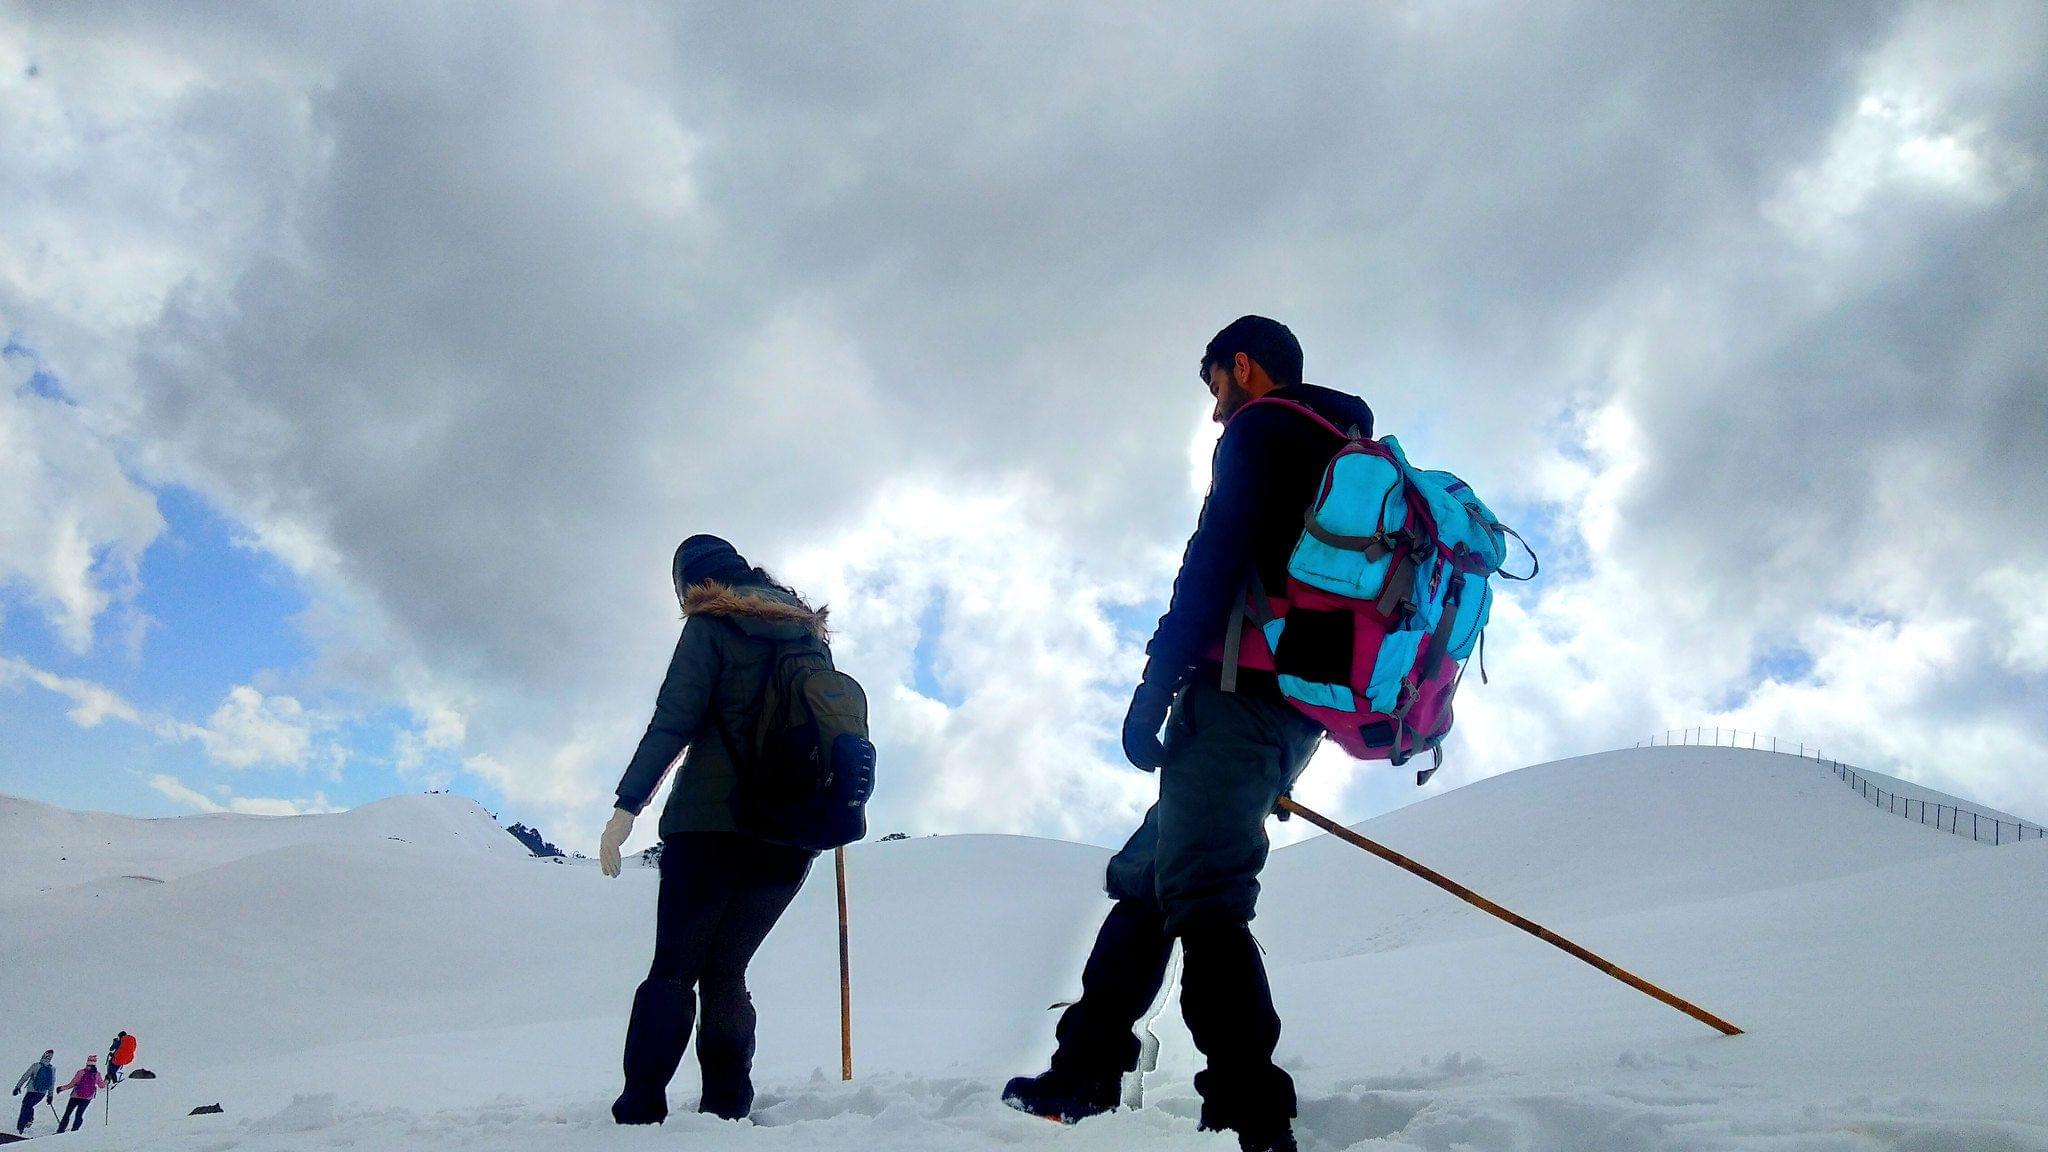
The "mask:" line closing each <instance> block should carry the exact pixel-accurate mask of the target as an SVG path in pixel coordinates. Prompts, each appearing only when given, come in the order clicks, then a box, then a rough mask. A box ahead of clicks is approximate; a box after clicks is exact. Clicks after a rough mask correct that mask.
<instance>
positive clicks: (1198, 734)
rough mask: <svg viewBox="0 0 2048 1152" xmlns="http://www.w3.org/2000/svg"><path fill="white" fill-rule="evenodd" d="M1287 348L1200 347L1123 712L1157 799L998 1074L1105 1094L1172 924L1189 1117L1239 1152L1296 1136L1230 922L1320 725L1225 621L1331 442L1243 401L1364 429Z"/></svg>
mask: <svg viewBox="0 0 2048 1152" xmlns="http://www.w3.org/2000/svg"><path fill="white" fill-rule="evenodd" d="M1301 361H1302V356H1301V344H1300V343H1299V342H1298V341H1297V340H1296V339H1295V338H1294V333H1292V332H1290V331H1289V330H1288V329H1287V327H1286V326H1285V325H1283V324H1280V323H1278V322H1277V321H1274V320H1269V319H1266V318H1265V317H1262V316H1246V317H1243V318H1241V319H1239V320H1236V321H1234V322H1232V323H1231V324H1230V325H1229V326H1228V327H1226V328H1224V329H1223V330H1222V331H1221V332H1218V333H1217V334H1216V338H1215V339H1214V340H1211V341H1210V342H1209V346H1208V348H1207V350H1206V351H1205V352H1204V354H1203V356H1202V364H1201V374H1202V379H1203V382H1204V383H1205V384H1206V385H1207V386H1208V388H1209V391H1210V393H1211V395H1213V396H1214V397H1215V401H1216V407H1215V411H1214V413H1213V419H1215V420H1216V422H1217V423H1219V424H1222V425H1223V426H1224V427H1223V435H1222V437H1221V439H1219V440H1218V442H1217V445H1216V453H1215V457H1214V460H1213V463H1212V465H1211V475H1210V485H1209V494H1208V497H1207V498H1206V500H1204V502H1203V505H1202V514H1201V519H1200V521H1199V522H1198V524H1197V525H1196V528H1195V532H1194V535H1193V536H1192V537H1191V538H1190V539H1189V540H1188V545H1187V551H1186V553H1185V554H1184V555H1183V557H1182V559H1181V567H1180V574H1179V575H1178V576H1177V577H1176V578H1175V580H1174V584H1173V598H1172V602H1171V604H1170V606H1169V607H1168V608H1167V611H1166V615H1164V616H1162V617H1160V620H1159V626H1158V628H1157V630H1156V631H1155V632H1154V633H1153V635H1152V641H1151V643H1150V644H1148V645H1147V646H1146V654H1147V656H1148V657H1149V659H1148V661H1147V663H1146V666H1145V673H1144V676H1143V678H1142V679H1141V680H1140V682H1139V684H1138V688H1137V691H1136V692H1135V693H1134V694H1133V696H1132V699H1131V707H1130V712H1129V714H1128V716H1127V717H1126V718H1125V720H1124V729H1123V746H1124V755H1125V756H1126V757H1128V758H1129V759H1130V761H1131V763H1132V764H1134V765H1136V766H1137V767H1139V768H1142V769H1144V770H1146V771H1148V772H1149V771H1152V770H1154V769H1158V770H1159V800H1158V802H1157V803H1155V804H1154V805H1153V806H1152V808H1151V810H1150V811H1148V812H1147V813H1146V814H1145V819H1144V822H1143V823H1141V824H1140V825H1139V826H1138V830H1137V831H1136V832H1135V833H1133V834H1132V835H1131V838H1130V841H1129V842H1128V843H1126V844H1125V845H1124V847H1123V849H1122V851H1120V852H1118V853H1117V855H1116V856H1115V857H1114V858H1113V859H1112V860H1111V861H1110V863H1109V869H1108V876H1107V883H1106V887H1107V889H1108V892H1109V895H1110V896H1111V898H1113V899H1114V900H1115V901H1116V903H1115V905H1114V906H1113V907H1112V908H1111V909H1110V911H1109V915H1108V917H1107V918H1106V919H1105V920H1104V921H1103V925H1102V929H1101V932H1100V933H1099V934H1098V935H1097V936H1096V939H1095V947H1094V950H1093V951H1092V952H1091V953H1090V954H1089V956H1088V962H1087V965H1086V967H1085V968H1083V970H1082V973H1081V998H1080V1000H1079V1001H1078V1002H1076V1003H1075V1004H1074V1005H1073V1006H1072V1007H1070V1008H1068V1009H1067V1011H1066V1012H1065V1014H1063V1015H1062V1016H1061V1017H1060V1021H1059V1026H1058V1029H1057V1035H1058V1041H1059V1042H1058V1048H1057V1049H1056V1050H1055V1051H1054V1053H1053V1056H1052V1066H1051V1068H1050V1069H1049V1070H1048V1071H1046V1072H1044V1073H1041V1074H1040V1075H1037V1076H1020V1077H1017V1078H1016V1079H1014V1080H1011V1081H1010V1082H1009V1084H1008V1085H1007V1086H1006V1087H1005V1088H1004V1090H1003V1099H1004V1101H1005V1102H1006V1103H1008V1104H1010V1105H1011V1106H1012V1107H1014V1108H1018V1109H1021V1110H1023V1111H1026V1112H1030V1113H1033V1114H1036V1115H1039V1116H1044V1117H1048V1118H1052V1119H1058V1120H1061V1121H1065V1122H1068V1123H1072V1122H1074V1121H1077V1120H1081V1119H1083V1118H1086V1117H1089V1116H1093V1115H1096V1114H1098V1113H1101V1112H1107V1111H1109V1110H1111V1109H1113V1108H1115V1107H1116V1105H1117V1103H1118V1100H1119V1089H1120V1086H1121V1079H1122V1076H1123V1074H1124V1073H1125V1072H1128V1071H1130V1070H1131V1069H1133V1068H1135V1067H1136V1066H1137V1060H1138V1049H1139V1045H1138V1039H1137V1036H1136V1035H1135V1034H1134V1033H1133V1030H1132V1029H1133V1025H1134V1024H1135V1023H1136V1022H1137V1020H1138V1018H1139V1017H1140V1016H1141V1015H1142V1014H1143V1013H1144V1012H1145V1010H1146V1009H1147V1008H1148V1007H1150V1006H1151V1003H1152V1001H1153V999H1154V998H1155V997H1156V996H1157V995H1158V994H1159V987H1160V984H1161V982H1162V981H1163V980H1164V978H1165V973H1166V965H1167V961H1168V959H1169V957H1170V955H1171V953H1172V948H1173V942H1174V941H1175V940H1176V939H1178V940H1179V941H1180V942H1181V952H1182V958H1183V966H1182V991H1181V1012H1182V1014H1183V1016H1184V1017H1185V1018H1186V1020H1187V1025H1188V1031H1189V1032H1190V1033H1191V1034H1192V1035H1193V1037H1194V1041H1195V1046H1196V1047H1198V1048H1200V1049H1201V1051H1202V1054H1203V1055H1204V1056H1205V1057H1207V1060H1208V1067H1207V1068H1206V1069H1204V1070H1203V1071H1202V1072H1200V1073H1198V1074H1197V1075H1196V1076H1195V1090H1196V1091H1197V1092H1199V1093H1200V1094H1201V1097H1202V1110H1201V1126H1202V1127H1203V1128H1205V1129H1209V1130H1226V1129H1227V1130H1232V1131H1235V1132H1236V1133H1237V1137H1238V1146H1239V1147H1240V1148H1241V1149H1244V1150H1245V1152H1293V1150H1294V1149H1295V1147H1296V1144H1295V1140H1294V1135H1293V1130H1292V1129H1293V1126H1292V1123H1291V1121H1292V1119H1293V1116H1294V1112H1295V1100H1294V1082H1293V1080H1292V1079H1291V1078H1290V1077H1289V1076H1288V1075H1287V1073H1285V1072H1283V1071H1281V1070H1280V1069H1279V1068H1278V1067H1276V1066H1275V1065H1274V1063H1273V1050H1274V1048H1275V1047H1276V1046H1277V1045H1278V1043H1279V1040H1280V1017H1279V1015H1278V1014H1277V1013H1276V1012H1275V1011H1274V1008H1273V997H1272V992H1271V989H1270V988H1269V987H1268V985H1267V982H1266V970H1265V965H1264V963H1263V962H1262V961H1261V960H1260V958H1259V945H1258V942H1257V941H1255V940H1253V939H1252V934H1251V928H1250V923H1249V922H1250V920H1251V919H1252V916H1253V913H1254V909H1255V906H1256V904H1257V900H1258V894H1259V880H1258V877H1259V871H1260V869H1262V868H1263V867H1264V866H1265V863H1266V853H1267V848H1268V844H1267V840H1266V829H1265V822H1266V817H1267V816H1269V815H1271V814H1272V812H1273V809H1274V805H1275V804H1276V803H1277V802H1278V801H1279V798H1280V797H1281V796H1282V795H1283V794H1285V793H1286V792H1287V791H1288V789H1289V788H1290V787H1291V786H1292V785H1293V783H1294V780H1295V777H1296V776H1298V775H1299V774H1300V773H1301V770H1302V769H1303V768H1304V767H1305V766H1306V765H1307V763H1308V759H1309V756H1310V754H1311V753H1313V752H1314V751H1315V748H1316V744H1317V742H1318V741H1319V740H1320V738H1321V735H1322V730H1321V728H1320V727H1318V726H1317V725H1316V723H1315V722H1314V721H1312V720H1310V719H1309V718H1308V717H1306V716H1304V715H1302V714H1301V713H1300V712H1298V711H1296V710H1295V709H1294V708H1293V707H1292V706H1290V705H1289V704H1288V703H1287V702H1286V701H1285V700H1284V699H1283V698H1282V697H1281V695H1280V690H1279V687H1278V680H1277V677H1276V675H1275V674H1274V673H1273V672H1272V671H1271V668H1272V666H1273V665H1272V658H1271V654H1270V653H1269V652H1267V651H1266V648H1265V642H1264V639H1263V637H1262V636H1261V635H1260V633H1259V631H1258V630H1257V629H1256V628H1253V627H1245V628H1244V629H1243V630H1242V632H1241V633H1240V634H1239V635H1240V636H1241V648H1240V646H1239V644H1235V643H1231V642H1230V635H1229V634H1230V633H1232V632H1236V631H1237V621H1238V619H1239V617H1240V615H1241V614H1242V613H1243V612H1244V610H1245V605H1246V597H1247V592H1248V589H1249V588H1252V587H1262V588H1266V589H1278V588H1284V587H1286V569H1287V560H1288V556H1289V554H1290V552H1291V551H1292V549H1293V547H1294V543H1295V541H1296V539H1297V538H1298V537H1299V536H1300V535H1301V530H1302V517H1303V515H1304V514H1305V513H1306V511H1307V509H1308V507H1309V505H1310V502H1311V501H1312V500H1313V498H1314V496H1315V493H1316V489H1317V487H1318V485H1319V484H1320V483H1321V481H1322V476H1323V472H1324V469H1325V468H1326V467H1327V466H1328V465H1329V462H1330V460H1331V459H1332V458H1333V457H1334V456H1335V455H1336V453H1337V451H1338V449H1340V448H1342V447H1343V446H1344V442H1343V440H1342V439H1341V438H1340V437H1338V436H1337V435H1335V434H1333V433H1332V432H1331V431H1330V430H1329V429H1328V428H1326V427H1324V426H1323V425H1322V424H1321V423H1319V422H1318V421H1316V420H1314V419H1312V418H1311V417H1310V416H1309V415H1308V414H1306V413H1303V412H1300V411H1297V410H1293V409H1291V408H1290V407H1289V406H1288V405H1286V404H1253V403H1252V401H1254V400H1258V399H1261V398H1264V397H1267V396H1272V397H1277V398H1279V399H1282V400H1287V401H1291V402H1293V403H1294V404H1298V405H1302V406H1305V407H1307V408H1309V409H1312V410H1313V411H1314V412H1316V413H1317V414H1319V415H1321V416H1322V417H1323V418H1324V419H1326V420H1328V421H1329V422H1330V423H1331V424H1333V425H1335V426H1336V427H1337V428H1340V429H1344V430H1345V431H1347V432H1349V433H1351V434H1353V435H1356V436H1360V437H1369V436H1371V435H1372V410H1371V409H1370V408H1368V407H1367V406H1366V404H1365V402H1364V401H1363V400H1360V399H1359V398H1357V397H1355V396H1349V395H1346V394H1344V393H1341V392H1335V391H1331V390H1330V389H1327V388H1319V387H1316V386H1315V385H1312V384H1304V383H1302V382H1301ZM1240 662H1241V663H1242V665H1243V666H1242V668H1240V667H1239V664H1240ZM1226 665H1228V667H1229V672H1228V673H1226ZM1232 679H1234V681H1235V683H1234V690H1230V689H1228V688H1226V685H1229V684H1230V682H1231V680H1232ZM1162 725H1164V727H1165V730H1166V731H1165V742H1164V743H1163V744H1162V743H1161V741H1160V728H1161V726H1162Z"/></svg>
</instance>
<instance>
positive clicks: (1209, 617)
mask: <svg viewBox="0 0 2048 1152" xmlns="http://www.w3.org/2000/svg"><path fill="white" fill-rule="evenodd" d="M1268 395H1270V396H1273V397H1276V398H1278V399H1282V400H1292V401H1294V402H1295V403H1297V404H1302V405H1304V406H1306V407H1308V408H1311V409H1313V410H1314V411H1316V412H1317V413H1319V414H1321V415H1322V416H1323V418H1324V419H1326V420H1328V421H1329V422H1330V423H1332V424H1335V425H1336V426H1337V427H1339V428H1342V429H1344V430H1345V431H1347V432H1348V431H1350V430H1351V429H1354V428H1355V429H1357V431H1358V435H1360V436H1364V437H1370V436H1371V435H1372V409H1371V408H1370V407H1368V406H1367V405H1366V403H1365V401H1363V400H1361V399H1359V398H1358V397H1356V396H1353V395H1350V394H1349V393H1345V392H1338V391H1335V390H1334V389H1330V388H1322V387H1318V386H1317V385H1314V384H1296V385H1293V386H1291V387H1287V388H1278V389H1275V390H1274V391H1272V392H1270V393H1268ZM1343 446H1344V441H1342V440H1339V439H1338V438H1337V437H1336V436H1335V435H1333V434H1331V432H1330V431H1329V429H1327V428H1324V427H1323V426H1322V425H1320V424H1318V423H1316V422H1315V421H1313V420H1311V419H1309V418H1308V417H1306V416H1304V415H1302V414H1301V413H1299V412H1294V411H1290V410H1289V409H1287V408H1285V407H1283V406H1281V405H1278V404H1255V405H1251V406H1249V407H1246V408H1244V409H1241V410H1240V411H1239V412H1238V413H1237V414H1236V415H1235V416H1233V417H1231V419H1230V422H1229V423H1228V424H1226V425H1224V428H1223V435H1222V437H1221V438H1220V439H1218V440H1217V442H1216V455H1215V457H1214V459H1213V461H1212V463H1211V464H1210V469H1209V495H1208V496H1207V497H1206V498H1205V499H1204V500H1203V501H1202V518H1201V520H1200V521H1199V522H1198V523H1197V524H1196V525H1195V534H1194V535H1193V536H1191V537H1189V538H1188V547H1187V551H1186V552H1185V553H1183V554H1182V556H1181V561H1180V574H1179V575H1178V576H1175V577H1174V580H1173V601H1172V603H1171V604H1169V605H1168V607H1167V609H1166V615H1164V616H1161V617H1160V618H1159V627H1158V628H1157V629H1156V630H1155V631H1154V632H1153V633H1152V642H1151V643H1150V644H1147V645H1146V646H1145V653H1146V655H1147V656H1149V657H1150V658H1151V659H1150V660H1149V662H1148V663H1147V664H1146V667H1145V679H1146V681H1147V682H1148V683H1154V684H1164V685H1166V686H1177V685H1179V684H1180V683H1181V682H1182V681H1184V680H1186V679H1187V677H1188V676H1189V675H1190V674H1192V673H1194V672H1196V671H1197V665H1198V664H1199V663H1200V662H1201V660H1202V654H1203V653H1204V652H1205V651H1207V650H1209V649H1210V648H1212V647H1214V646H1215V644H1216V642H1217V641H1218V640H1219V639H1220V638H1221V637H1222V635H1223V630H1224V628H1225V626H1226V625H1228V624H1229V622H1230V619H1231V616H1232V614H1233V612H1234V611H1235V609H1236V606H1237V605H1238V604H1239V603H1240V600H1239V597H1240V596H1241V595H1242V594H1243V592H1244V589H1245V586H1246V583H1247V577H1248V576H1249V574H1250V573H1251V571H1252V569H1253V567H1254V566H1256V567H1257V570H1258V573H1259V580H1260V582H1261V583H1262V584H1263V585H1264V586H1265V588H1266V590H1267V591H1268V592H1273V593H1277V592H1279V591H1280V590H1281V589H1283V588H1285V587H1286V586H1287V560H1288V557H1289V556H1291V555H1292V554H1293V552H1294V545H1295V542H1296V541H1297V540H1299V539H1300V538H1301V527H1302V518H1303V517H1304V516H1306V515H1307V513H1308V506H1309V502H1310V501H1312V500H1314V499H1315V496H1316V489H1317V488H1318V487H1319V486H1320V485H1321V483H1322V479H1323V472H1324V471H1325V470H1326V469H1327V468H1328V467H1329V466H1330V459H1331V457H1333V456H1335V455H1336V454H1337V450H1338V449H1340V448H1342V447H1343ZM1201 671H1202V673H1203V674H1204V675H1213V674H1214V671H1215V668H1214V666H1213V665H1211V666H1209V667H1208V668H1204V669H1201ZM1240 687H1241V690H1242V691H1246V692H1250V693H1254V694H1258V695H1271V696H1276V697H1277V695H1278V693H1279V689H1278V687H1277V686H1275V685H1274V683H1273V677H1272V675H1271V674H1270V673H1268V674H1264V675H1260V674H1257V673H1250V672H1247V673H1245V674H1244V676H1243V678H1242V680H1241V681H1240Z"/></svg>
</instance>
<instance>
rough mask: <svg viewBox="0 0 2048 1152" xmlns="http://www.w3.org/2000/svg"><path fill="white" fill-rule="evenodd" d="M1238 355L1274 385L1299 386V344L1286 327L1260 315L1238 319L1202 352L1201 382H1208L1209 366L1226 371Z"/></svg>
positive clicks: (1219, 333)
mask: <svg viewBox="0 0 2048 1152" xmlns="http://www.w3.org/2000/svg"><path fill="white" fill-rule="evenodd" d="M1239 352H1242V353H1244V354H1245V355H1246V356H1249V357H1251V360H1252V363H1254V364H1257V365H1258V366H1259V367H1261V368H1264V369H1265V370H1266V375H1268V376H1271V377H1272V378H1273V383H1274V385H1275V386H1277V387H1281V388H1285V387H1288V386H1289V385H1293V384H1299V383H1301V341H1299V340H1296V339H1295V338H1294V333H1293V332H1290V331H1288V329H1287V325H1285V324H1282V323H1281V322H1279V321H1278V320H1268V319H1266V318H1265V317H1264V316H1240V317H1238V318H1237V319H1235V320H1232V321H1231V322H1230V324H1229V325H1228V326H1227V327H1225V328H1224V329H1223V331H1221V332H1218V333H1217V334H1216V338H1215V339H1214V340H1211V341H1209V347H1208V350H1207V351H1205V352H1203V353H1202V379H1203V381H1204V382H1207V380H1208V379H1209V369H1210V367H1211V366H1212V365H1218V366H1221V367H1222V368H1223V370H1224V371H1226V372H1227V371H1229V370H1230V366H1231V365H1232V364H1233V363H1235V362H1236V360H1237V354H1238V353H1239Z"/></svg>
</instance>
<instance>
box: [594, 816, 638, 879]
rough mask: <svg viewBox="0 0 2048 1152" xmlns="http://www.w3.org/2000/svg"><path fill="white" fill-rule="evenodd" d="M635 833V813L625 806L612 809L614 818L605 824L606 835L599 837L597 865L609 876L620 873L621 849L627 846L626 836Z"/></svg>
mask: <svg viewBox="0 0 2048 1152" xmlns="http://www.w3.org/2000/svg"><path fill="white" fill-rule="evenodd" d="M632 834H633V814H632V813H631V812H628V811H626V810H625V809H624V808H614V809H612V818H611V820H609V821H608V822H606V824H605V826H604V835H602V836H599V837H598V838H597V866H598V869H599V870H600V871H602V872H603V873H604V874H605V875H607V876H617V875H618V874H619V849H621V848H624V847H625V846H626V837H628V836H631V835H632Z"/></svg>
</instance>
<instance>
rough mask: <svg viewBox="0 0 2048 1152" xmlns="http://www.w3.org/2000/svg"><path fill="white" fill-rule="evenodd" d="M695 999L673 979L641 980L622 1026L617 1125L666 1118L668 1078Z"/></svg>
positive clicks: (687, 1029) (685, 1042) (614, 1116)
mask: <svg viewBox="0 0 2048 1152" xmlns="http://www.w3.org/2000/svg"><path fill="white" fill-rule="evenodd" d="M696 1011H697V998H696V996H695V995H694V994H693V993H692V992H691V991H690V989H688V988H685V987H683V985H682V984H681V983H679V982H677V981H674V980H642V981H641V982H640V987H639V990H637V991H636V992H634V993H633V1018H632V1020H631V1022H629V1023H628V1024H627V1025H626V1061H625V1063H626V1090H625V1091H624V1092H621V1093H620V1094H619V1098H618V1099H617V1100H615V1101H613V1102H612V1119H613V1120H615V1121H617V1122H619V1123H620V1124H659V1123H661V1122H662V1121H664V1120H667V1119H668V1082H669V1081H670V1080H671V1079H673V1078H674V1077H675V1074H676V1066H677V1065H679V1064H681V1063H682V1062H683V1049H684V1048H686V1047H688V1046H689V1043H690V1025H691V1023H692V1021H693V1018H694V1017H695V1016H696Z"/></svg>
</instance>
